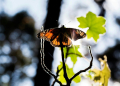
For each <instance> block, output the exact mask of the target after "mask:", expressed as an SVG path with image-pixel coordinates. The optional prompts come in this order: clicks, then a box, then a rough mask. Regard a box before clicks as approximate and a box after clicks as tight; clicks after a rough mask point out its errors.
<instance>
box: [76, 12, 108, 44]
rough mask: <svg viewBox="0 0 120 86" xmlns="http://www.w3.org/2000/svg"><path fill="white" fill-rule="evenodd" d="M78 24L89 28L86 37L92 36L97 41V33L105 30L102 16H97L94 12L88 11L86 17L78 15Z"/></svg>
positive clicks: (102, 32)
mask: <svg viewBox="0 0 120 86" xmlns="http://www.w3.org/2000/svg"><path fill="white" fill-rule="evenodd" d="M77 20H78V22H79V23H80V25H79V26H78V27H80V28H87V27H88V28H89V29H88V30H87V33H86V34H87V38H88V39H89V38H91V37H93V39H94V40H95V41H96V42H97V40H98V39H99V34H104V33H105V32H106V30H105V27H104V24H105V22H106V20H105V18H104V17H101V16H99V17H97V16H96V15H95V14H94V13H92V12H88V13H87V15H86V17H78V18H77Z"/></svg>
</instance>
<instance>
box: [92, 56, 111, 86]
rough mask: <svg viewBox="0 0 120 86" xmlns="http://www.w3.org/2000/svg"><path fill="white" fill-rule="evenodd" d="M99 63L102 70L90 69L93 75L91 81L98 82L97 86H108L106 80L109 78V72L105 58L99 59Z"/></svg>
mask: <svg viewBox="0 0 120 86" xmlns="http://www.w3.org/2000/svg"><path fill="white" fill-rule="evenodd" d="M99 61H100V63H101V67H102V70H98V69H92V70H91V71H92V72H93V73H94V77H93V80H94V81H95V82H98V83H99V84H100V85H99V86H108V80H109V78H110V76H111V71H110V69H109V67H108V64H107V57H106V56H104V60H102V59H99Z"/></svg>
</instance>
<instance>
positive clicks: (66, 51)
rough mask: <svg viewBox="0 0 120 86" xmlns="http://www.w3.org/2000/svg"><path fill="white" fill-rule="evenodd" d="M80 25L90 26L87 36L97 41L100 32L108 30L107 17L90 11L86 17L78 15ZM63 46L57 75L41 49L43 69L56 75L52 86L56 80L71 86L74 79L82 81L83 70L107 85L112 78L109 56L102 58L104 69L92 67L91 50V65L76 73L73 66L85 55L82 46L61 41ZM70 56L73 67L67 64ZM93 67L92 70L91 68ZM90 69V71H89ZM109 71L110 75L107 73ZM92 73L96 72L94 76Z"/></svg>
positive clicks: (102, 84) (88, 75) (83, 26)
mask: <svg viewBox="0 0 120 86" xmlns="http://www.w3.org/2000/svg"><path fill="white" fill-rule="evenodd" d="M77 20H78V22H79V23H80V25H79V26H78V27H80V28H88V30H87V33H86V34H87V38H88V39H89V38H93V39H94V40H95V42H97V40H98V39H99V35H100V34H104V33H105V32H106V30H105V27H104V25H105V21H106V20H105V19H104V18H103V17H100V16H99V17H97V16H96V15H95V14H94V13H92V12H88V13H87V14H86V17H78V18H77ZM43 41H44V40H42V39H41V42H42V43H43ZM43 46H44V45H43ZM60 46H61V54H62V62H60V65H58V67H57V71H56V75H54V74H53V73H52V72H51V71H50V70H49V69H48V68H47V67H46V66H45V64H44V50H43V49H44V48H43V49H42V50H41V52H42V53H41V54H43V55H41V65H42V67H43V69H44V70H45V71H46V72H47V73H48V74H49V75H51V76H53V77H54V79H55V81H54V82H53V84H52V86H54V84H55V82H57V83H59V84H60V86H70V84H71V82H72V81H74V82H75V83H79V82H80V81H81V75H80V74H81V73H82V72H88V74H87V75H86V76H85V77H88V78H90V79H91V80H93V81H95V82H99V83H101V84H100V85H99V86H107V84H108V79H109V78H110V69H109V67H108V64H107V57H105V60H102V59H100V62H101V63H103V64H104V67H103V69H102V70H98V69H91V67H92V62H93V56H92V53H91V49H90V47H89V50H90V55H91V58H92V59H91V61H90V65H89V66H88V67H87V68H86V69H84V70H80V71H78V72H77V73H74V71H73V68H74V65H75V64H76V62H77V58H82V57H83V55H82V54H81V53H80V52H79V51H78V49H79V48H80V46H78V45H77V46H76V45H74V46H73V45H72V46H71V47H63V45H62V42H61V41H60ZM68 58H70V59H71V61H72V62H73V67H72V68H70V67H69V66H68V64H66V62H65V61H66V60H67V59H68ZM90 69H91V70H90ZM87 70H89V71H87ZM107 73H108V75H107ZM91 74H94V76H92V75H91Z"/></svg>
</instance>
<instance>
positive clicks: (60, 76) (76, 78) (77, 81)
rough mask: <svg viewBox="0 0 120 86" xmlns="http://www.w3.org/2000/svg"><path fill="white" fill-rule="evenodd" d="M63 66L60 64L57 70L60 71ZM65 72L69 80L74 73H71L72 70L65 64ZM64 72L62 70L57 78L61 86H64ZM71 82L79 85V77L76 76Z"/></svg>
mask: <svg viewBox="0 0 120 86" xmlns="http://www.w3.org/2000/svg"><path fill="white" fill-rule="evenodd" d="M62 66H63V64H62V62H60V65H59V66H58V69H59V70H60V69H61V68H62ZM66 71H67V75H68V78H69V79H70V78H71V77H72V76H73V75H74V74H75V73H74V72H73V68H69V67H68V65H67V64H66ZM63 75H64V71H63V69H62V70H61V71H60V72H59V77H58V80H59V81H60V82H62V83H63V84H66V80H65V78H64V76H63ZM73 81H74V82H75V83H79V82H80V81H81V77H80V76H79V75H78V76H76V77H75V78H74V79H73Z"/></svg>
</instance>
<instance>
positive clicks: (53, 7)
mask: <svg viewBox="0 0 120 86" xmlns="http://www.w3.org/2000/svg"><path fill="white" fill-rule="evenodd" d="M61 1H62V0H49V2H48V9H47V10H48V13H47V17H46V21H45V23H44V29H48V28H53V27H58V21H57V20H58V19H59V14H60V6H61ZM44 50H45V52H44V53H45V64H46V66H47V67H48V68H49V69H50V70H51V64H52V60H53V57H52V56H53V51H54V47H52V46H51V45H50V43H49V42H47V41H45V49H44ZM38 58H40V53H39V52H38ZM49 80H50V76H49V75H48V74H47V73H45V72H44V71H43V69H42V67H41V63H40V60H39V63H38V69H37V74H36V76H35V78H34V84H35V85H34V86H42V85H43V86H50V84H49Z"/></svg>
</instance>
